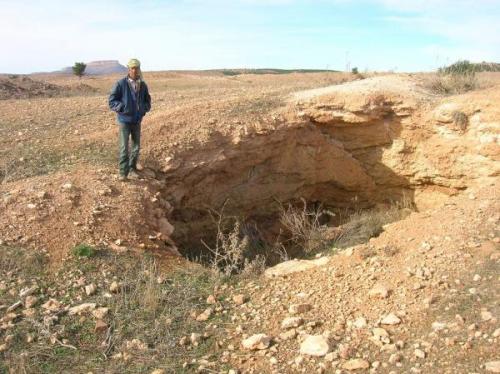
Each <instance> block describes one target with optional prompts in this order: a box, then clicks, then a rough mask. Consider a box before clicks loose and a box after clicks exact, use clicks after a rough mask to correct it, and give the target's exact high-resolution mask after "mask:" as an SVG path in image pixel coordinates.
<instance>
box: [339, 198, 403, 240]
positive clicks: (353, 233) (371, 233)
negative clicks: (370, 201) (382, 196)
mask: <svg viewBox="0 0 500 374" xmlns="http://www.w3.org/2000/svg"><path fill="white" fill-rule="evenodd" d="M411 207H412V205H411V202H410V201H409V200H406V199H403V200H402V201H401V202H399V203H395V204H392V205H391V206H390V207H389V208H388V209H380V208H374V209H368V210H358V211H355V212H354V213H351V214H349V215H347V214H346V217H347V218H346V219H345V221H344V223H343V224H341V225H340V226H339V227H338V228H337V230H336V235H335V237H334V239H333V241H332V243H333V247H335V248H347V247H351V246H353V245H357V244H362V243H366V242H367V241H368V240H370V239H371V238H373V237H376V236H378V235H380V233H382V231H383V227H384V225H386V224H388V223H391V222H395V221H398V220H401V219H403V218H405V217H406V216H407V215H408V214H409V213H410V212H411V211H412V209H411Z"/></svg>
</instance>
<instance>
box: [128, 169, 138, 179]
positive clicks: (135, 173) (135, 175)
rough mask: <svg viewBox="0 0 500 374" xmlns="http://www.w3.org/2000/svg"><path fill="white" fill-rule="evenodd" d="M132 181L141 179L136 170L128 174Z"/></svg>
mask: <svg viewBox="0 0 500 374" xmlns="http://www.w3.org/2000/svg"><path fill="white" fill-rule="evenodd" d="M128 176H129V178H130V179H139V178H140V175H139V174H138V173H137V171H136V170H135V169H131V170H130V171H129V173H128Z"/></svg>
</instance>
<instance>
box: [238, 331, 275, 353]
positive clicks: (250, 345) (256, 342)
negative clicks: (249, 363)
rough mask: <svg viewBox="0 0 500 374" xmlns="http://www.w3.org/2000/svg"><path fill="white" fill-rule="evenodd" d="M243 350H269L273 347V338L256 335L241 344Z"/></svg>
mask: <svg viewBox="0 0 500 374" xmlns="http://www.w3.org/2000/svg"><path fill="white" fill-rule="evenodd" d="M241 344H242V345H243V348H245V349H248V350H251V351H255V350H261V349H267V348H269V346H270V345H271V337H270V336H268V335H266V334H255V335H252V336H250V337H249V338H247V339H245V340H243V341H242V342H241Z"/></svg>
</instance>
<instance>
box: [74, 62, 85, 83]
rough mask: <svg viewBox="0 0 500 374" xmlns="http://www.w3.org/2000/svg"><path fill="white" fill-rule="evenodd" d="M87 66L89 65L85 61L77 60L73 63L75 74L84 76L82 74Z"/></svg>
mask: <svg viewBox="0 0 500 374" xmlns="http://www.w3.org/2000/svg"><path fill="white" fill-rule="evenodd" d="M86 68H87V65H86V64H84V63H83V62H75V64H74V65H73V67H72V69H73V74H75V75H76V76H77V77H78V78H80V79H81V78H82V76H83V75H84V74H85V69H86Z"/></svg>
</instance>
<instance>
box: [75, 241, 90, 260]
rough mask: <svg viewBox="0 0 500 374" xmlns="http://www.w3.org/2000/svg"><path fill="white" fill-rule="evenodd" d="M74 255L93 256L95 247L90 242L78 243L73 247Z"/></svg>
mask: <svg viewBox="0 0 500 374" xmlns="http://www.w3.org/2000/svg"><path fill="white" fill-rule="evenodd" d="M73 255H75V256H76V257H87V258H89V257H93V256H94V255H95V249H94V247H92V246H90V245H88V244H83V243H82V244H78V245H77V246H76V247H74V248H73Z"/></svg>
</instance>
